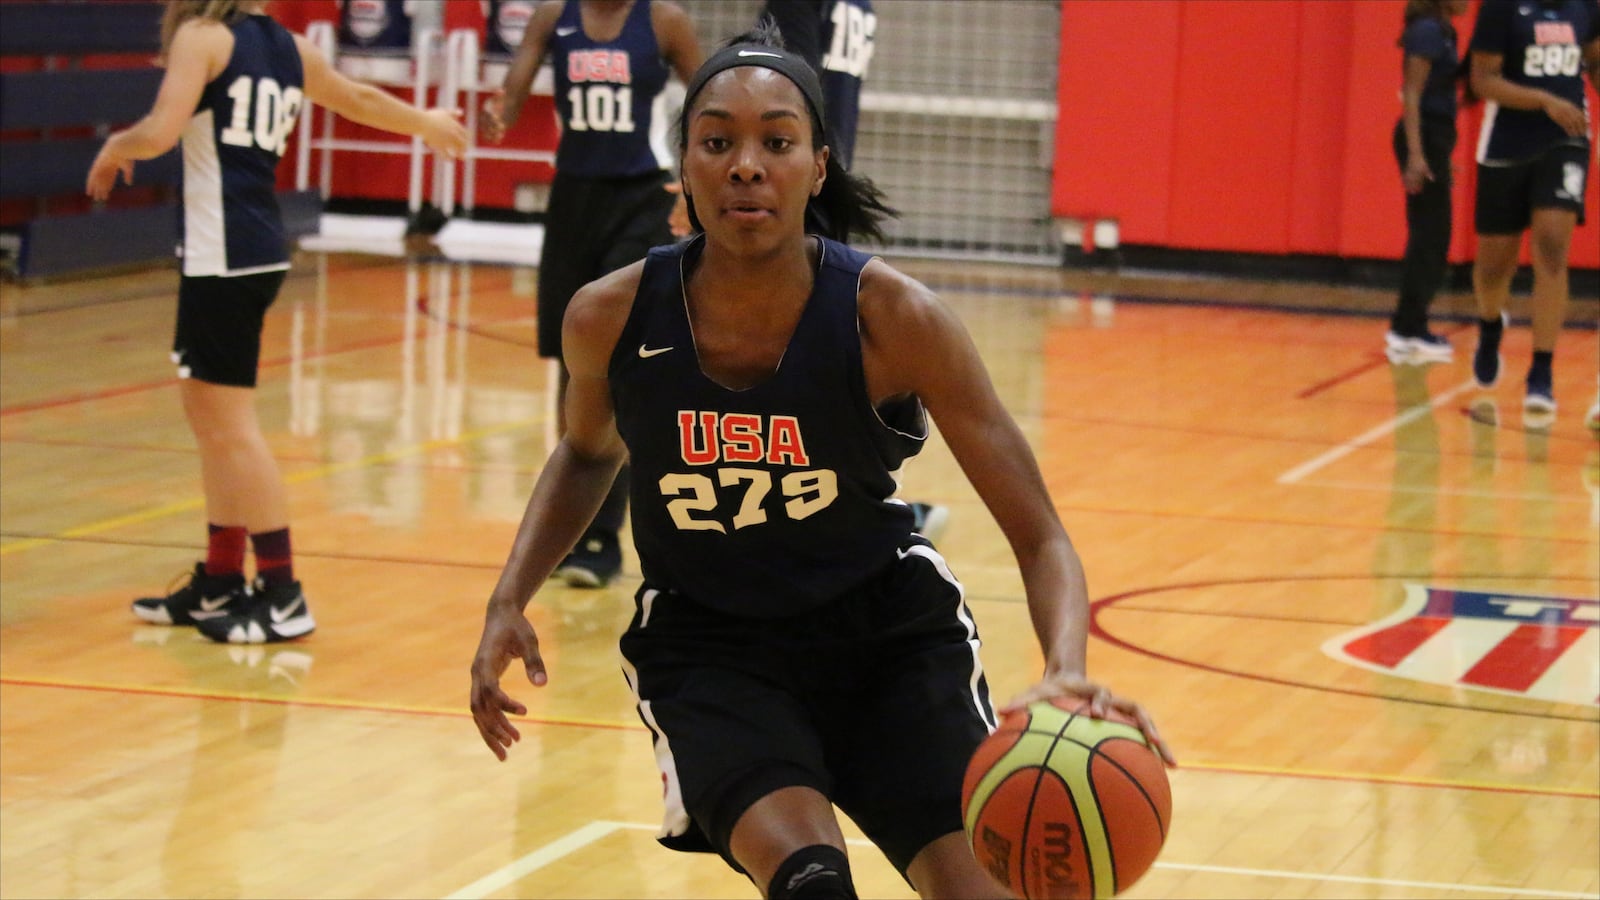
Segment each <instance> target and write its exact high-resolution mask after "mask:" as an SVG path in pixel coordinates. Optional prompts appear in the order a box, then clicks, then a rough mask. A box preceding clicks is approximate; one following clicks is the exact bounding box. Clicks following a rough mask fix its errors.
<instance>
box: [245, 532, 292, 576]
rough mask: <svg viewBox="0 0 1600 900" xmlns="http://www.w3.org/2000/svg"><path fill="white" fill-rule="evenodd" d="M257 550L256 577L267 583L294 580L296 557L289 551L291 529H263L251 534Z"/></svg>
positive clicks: (252, 543)
mask: <svg viewBox="0 0 1600 900" xmlns="http://www.w3.org/2000/svg"><path fill="white" fill-rule="evenodd" d="M250 545H251V546H252V547H254V548H255V551H256V577H258V578H260V579H261V580H262V581H264V582H266V583H267V584H288V583H290V582H292V581H294V557H293V556H292V555H291V554H290V552H289V529H288V528H279V529H278V530H277V531H263V532H261V533H260V534H252V535H250Z"/></svg>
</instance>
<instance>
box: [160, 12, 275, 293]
mask: <svg viewBox="0 0 1600 900" xmlns="http://www.w3.org/2000/svg"><path fill="white" fill-rule="evenodd" d="M229 28H230V30H232V31H233V55H232V56H230V57H229V58H228V65H227V67H226V68H224V69H223V70H222V74H220V75H218V76H217V77H216V78H214V79H212V80H211V82H209V83H208V84H207V85H206V86H205V90H204V91H202V92H201V94H200V103H199V105H198V106H197V107H196V108H195V112H194V116H193V117H192V118H191V119H190V120H189V124H188V125H187V126H186V127H185V128H184V130H183V231H182V234H183V251H182V252H183V274H185V275H190V276H202V275H225V276H232V275H251V274H254V273H257V272H269V271H273V270H275V269H287V268H289V244H288V239H287V238H286V237H285V236H284V232H283V217H282V215H281V214H280V213H279V211H278V197H277V176H276V170H277V167H278V160H279V158H281V157H282V156H283V151H284V148H285V147H286V146H287V145H288V142H289V135H290V133H291V132H293V131H294V126H295V123H296V122H297V121H299V118H300V104H301V101H302V99H303V89H304V87H305V73H304V70H303V69H302V67H301V64H300V50H299V48H297V47H296V46H295V43H294V38H293V37H292V36H291V35H290V34H289V32H288V31H286V30H285V29H284V27H283V26H282V25H279V24H278V23H277V22H275V21H273V20H272V19H271V18H270V17H268V16H246V17H244V18H242V19H240V20H239V21H237V22H235V23H234V24H232V25H230V26H229Z"/></svg>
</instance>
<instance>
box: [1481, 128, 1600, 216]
mask: <svg viewBox="0 0 1600 900" xmlns="http://www.w3.org/2000/svg"><path fill="white" fill-rule="evenodd" d="M1588 176H1589V148H1588V147H1575V146H1573V145H1571V144H1561V145H1559V146H1556V147H1551V148H1550V149H1549V150H1546V151H1545V152H1544V153H1542V154H1540V155H1539V156H1536V157H1534V158H1533V159H1530V160H1527V161H1526V162H1520V163H1515V164H1512V165H1509V166H1487V165H1484V164H1483V163H1479V164H1478V198H1477V209H1476V211H1475V212H1474V214H1473V219H1474V224H1475V225H1476V227H1477V230H1478V233H1479V234H1521V233H1522V232H1523V231H1526V230H1527V228H1528V225H1529V224H1530V223H1532V221H1533V211H1534V210H1536V209H1548V208H1551V207H1555V208H1559V209H1570V210H1572V211H1573V212H1576V213H1577V214H1578V224H1579V225H1582V224H1583V219H1584V215H1583V194H1584V191H1585V189H1586V188H1587V182H1588Z"/></svg>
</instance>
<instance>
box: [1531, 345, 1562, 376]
mask: <svg viewBox="0 0 1600 900" xmlns="http://www.w3.org/2000/svg"><path fill="white" fill-rule="evenodd" d="M1555 356H1556V352H1555V351H1554V350H1535V351H1533V365H1531V366H1529V367H1528V374H1529V375H1534V374H1539V375H1546V376H1548V375H1549V374H1550V363H1551V361H1552V360H1554V359H1555Z"/></svg>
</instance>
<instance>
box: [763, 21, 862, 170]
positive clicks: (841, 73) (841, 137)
mask: <svg viewBox="0 0 1600 900" xmlns="http://www.w3.org/2000/svg"><path fill="white" fill-rule="evenodd" d="M766 12H767V14H768V15H770V16H772V19H773V21H774V22H776V23H777V25H778V30H779V31H780V32H781V33H782V34H783V43H784V46H785V48H786V49H788V50H790V51H791V52H793V53H795V54H797V55H799V56H802V57H804V58H805V59H806V61H807V62H809V63H811V67H812V68H813V69H816V70H817V73H818V74H819V75H820V76H821V77H822V96H823V116H824V119H823V121H824V122H825V123H826V125H827V128H828V146H829V147H830V149H831V152H832V154H833V157H834V158H835V159H837V160H839V162H840V164H841V165H843V166H844V167H845V168H846V169H848V168H850V164H851V162H852V160H853V159H854V158H855V148H856V125H857V123H858V120H859V119H860V118H861V85H862V83H863V82H865V81H866V79H867V69H868V68H869V67H870V66H871V64H872V50H873V39H874V35H875V33H876V32H877V29H878V17H877V14H876V13H874V12H873V11H872V0H768V2H767V6H766Z"/></svg>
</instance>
